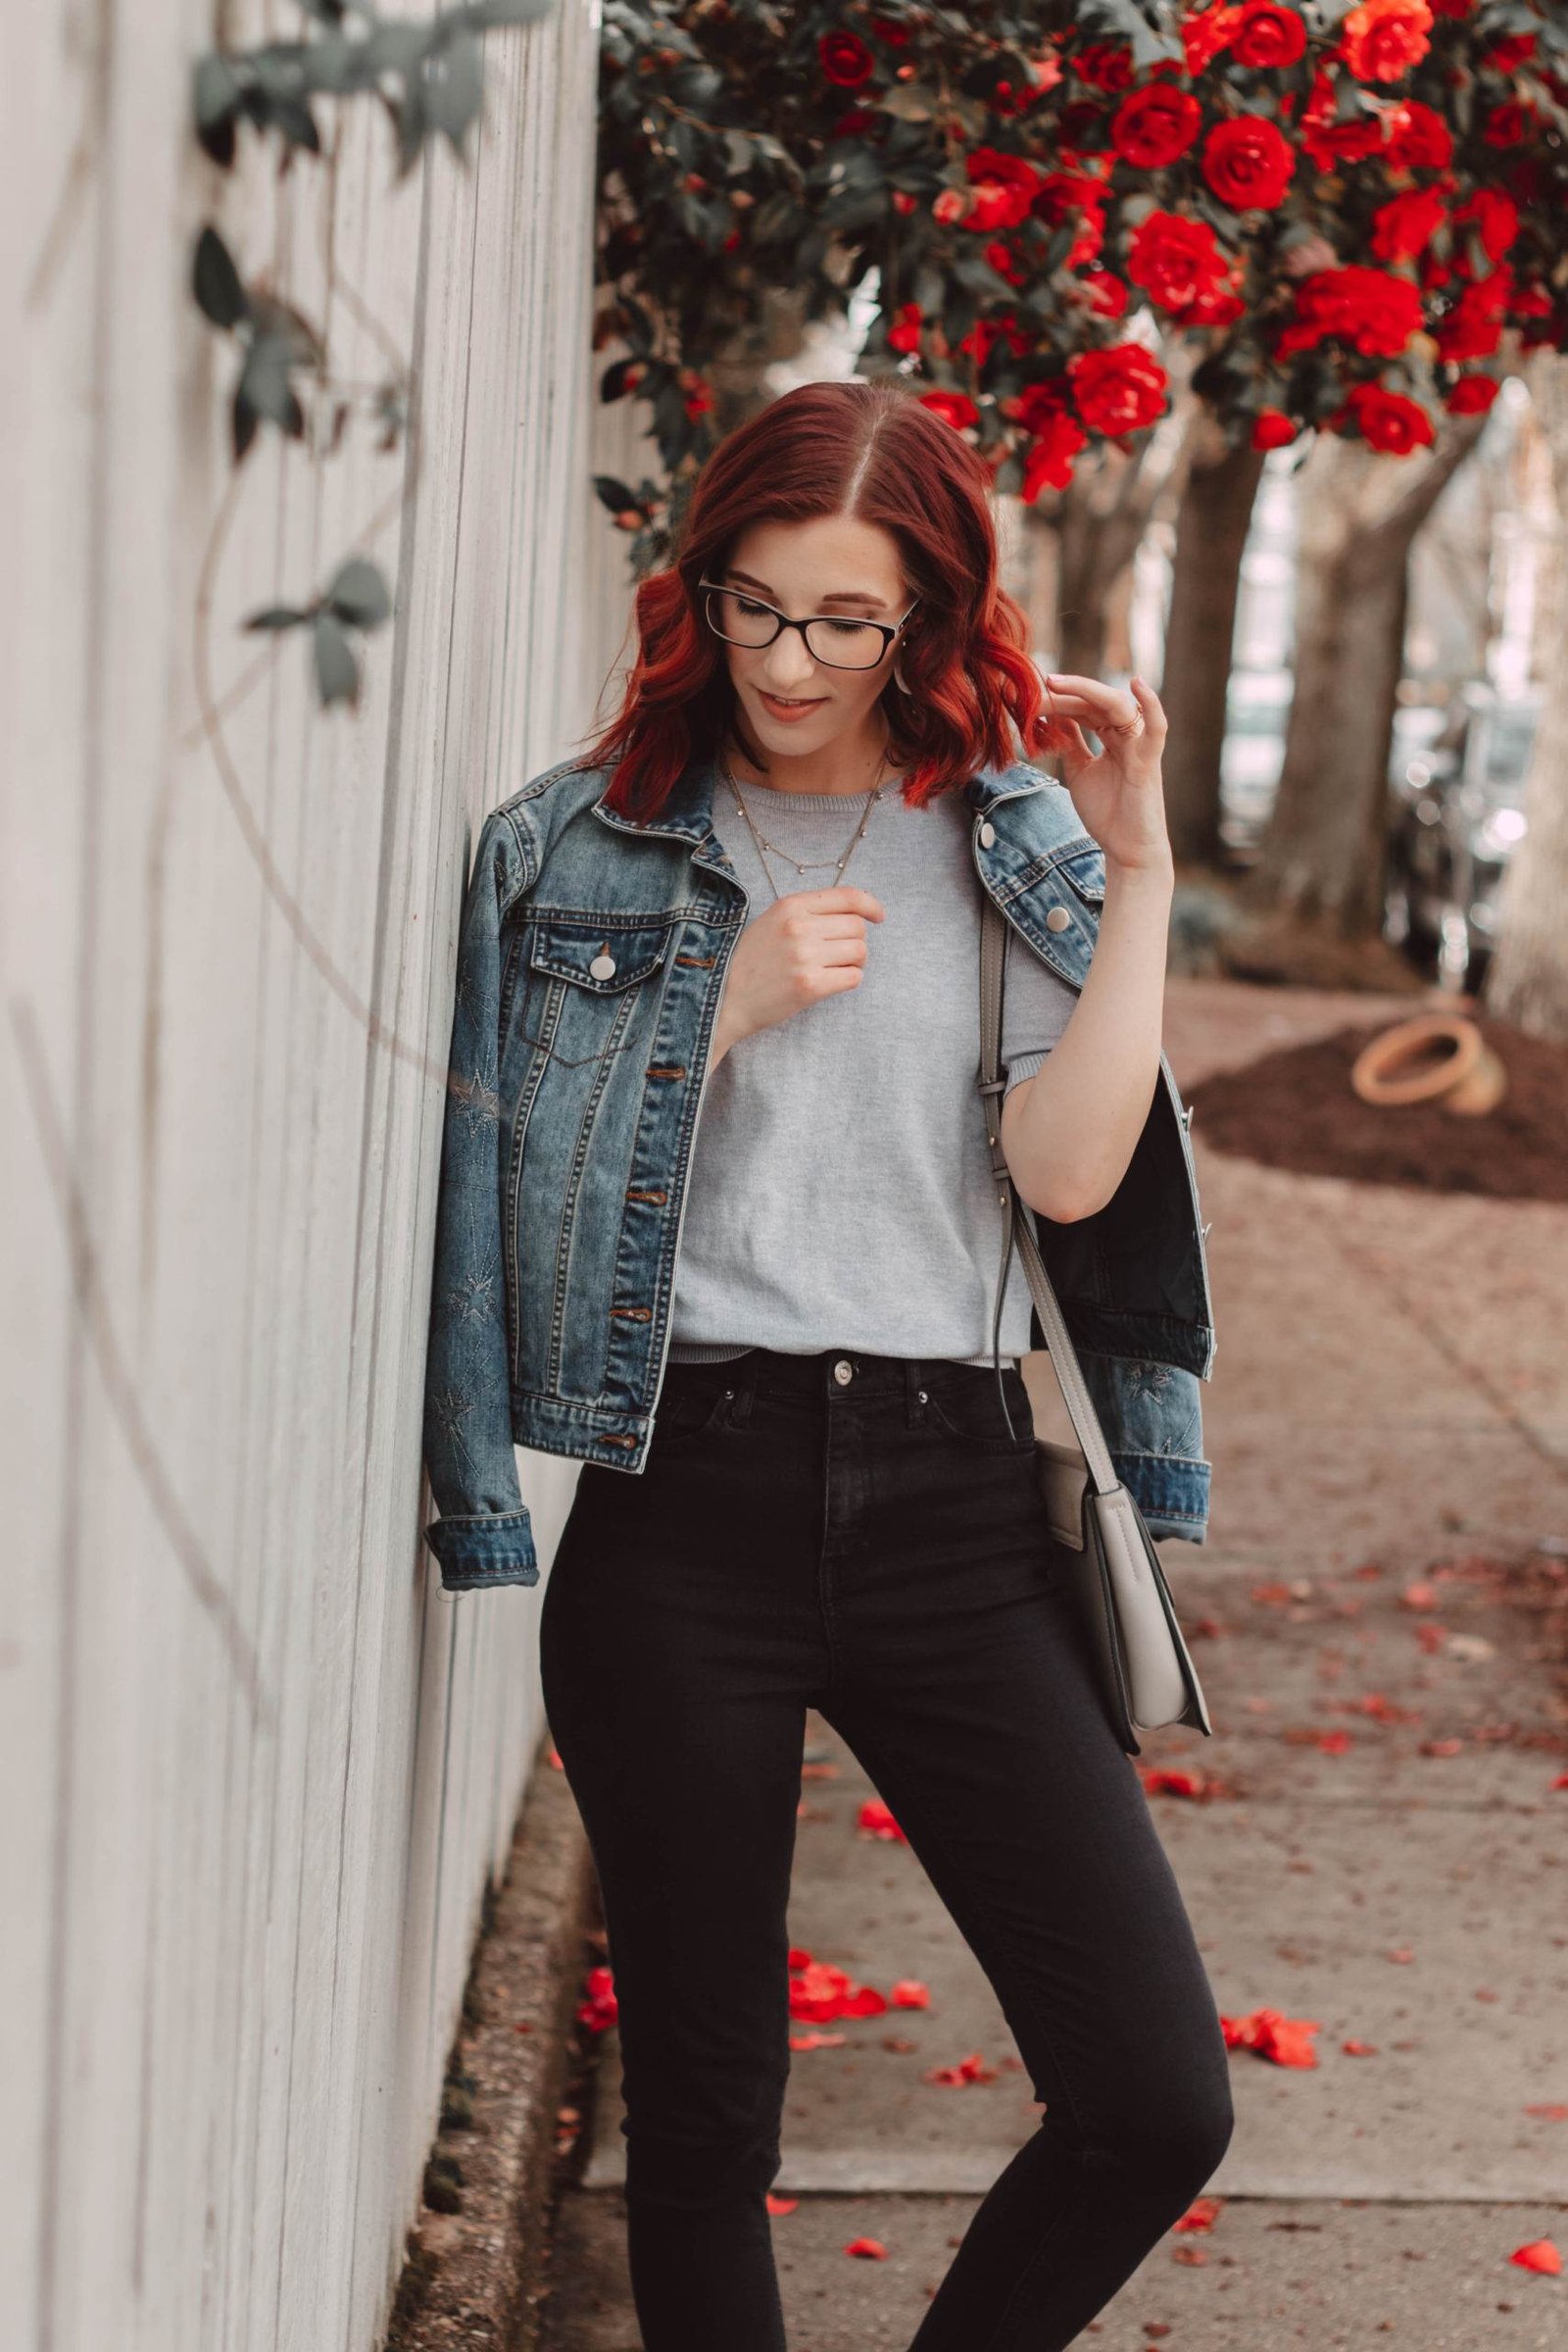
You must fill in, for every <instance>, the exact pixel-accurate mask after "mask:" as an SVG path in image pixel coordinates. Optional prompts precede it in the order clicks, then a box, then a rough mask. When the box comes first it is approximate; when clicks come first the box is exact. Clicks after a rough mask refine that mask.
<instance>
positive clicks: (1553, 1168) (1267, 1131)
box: [1188, 1016, 1568, 1201]
mask: <svg viewBox="0 0 1568 2352" xmlns="http://www.w3.org/2000/svg"><path fill="white" fill-rule="evenodd" d="M1477 1025H1478V1027H1479V1028H1480V1030H1481V1033H1482V1035H1483V1037H1484V1038H1485V1039H1486V1041H1487V1043H1488V1045H1489V1046H1491V1047H1492V1049H1493V1051H1494V1053H1495V1054H1497V1055H1498V1057H1499V1058H1500V1060H1501V1061H1502V1064H1503V1066H1504V1068H1505V1069H1506V1070H1507V1073H1508V1091H1507V1093H1506V1094H1505V1095H1504V1096H1503V1098H1502V1101H1501V1102H1500V1103H1498V1104H1497V1106H1496V1108H1495V1110H1492V1111H1489V1112H1487V1113H1486V1114H1485V1115H1484V1116H1482V1117H1480V1118H1464V1117H1461V1116H1460V1115H1459V1114H1458V1113H1457V1112H1455V1111H1449V1110H1445V1109H1444V1108H1443V1106H1442V1103H1441V1102H1439V1103H1400V1104H1398V1105H1397V1106H1392V1107H1384V1106H1381V1105H1378V1104H1374V1103H1362V1102H1361V1101H1360V1100H1359V1099H1358V1098H1357V1097H1356V1096H1355V1095H1353V1094H1352V1093H1351V1091H1350V1065H1351V1063H1352V1062H1353V1061H1354V1059H1355V1057H1356V1055H1357V1054H1359V1053H1360V1051H1361V1048H1362V1047H1363V1046H1364V1045H1366V1044H1367V1042H1368V1040H1369V1039H1371V1038H1373V1037H1377V1036H1379V1035H1380V1034H1381V1033H1382V1032H1383V1030H1385V1029H1387V1028H1391V1027H1392V1026H1393V1023H1392V1022H1390V1021H1386V1020H1384V1021H1377V1022H1373V1023H1372V1024H1370V1025H1369V1026H1358V1027H1354V1028H1347V1029H1337V1030H1336V1031H1335V1032H1334V1034H1333V1035H1332V1036H1331V1037H1323V1038H1317V1039H1314V1040H1313V1041H1312V1042H1311V1043H1310V1044H1308V1045H1303V1046H1289V1047H1286V1048H1284V1049H1282V1050H1281V1051H1279V1052H1276V1053H1272V1054H1263V1055H1262V1056H1261V1057H1260V1058H1259V1059H1258V1060H1256V1061H1251V1062H1249V1063H1247V1064H1246V1066H1245V1067H1244V1068H1242V1069H1238V1070H1224V1071H1218V1072H1216V1073H1215V1075H1214V1076H1212V1077H1210V1078H1205V1079H1203V1080H1201V1082H1200V1083H1199V1084H1198V1085H1197V1086H1195V1087H1193V1088H1192V1089H1191V1090H1190V1091H1189V1094H1188V1101H1189V1102H1191V1103H1192V1104H1193V1105H1194V1108H1195V1110H1196V1112H1197V1117H1196V1119H1195V1121H1194V1134H1195V1136H1199V1135H1201V1137H1202V1138H1203V1140H1204V1141H1205V1142H1206V1143H1209V1144H1212V1145H1213V1146H1214V1148H1215V1150H1216V1151H1219V1152H1234V1153H1235V1154H1236V1155H1237V1157H1239V1158H1242V1159H1253V1160H1257V1161H1259V1162H1261V1164H1262V1165H1263V1166H1264V1167H1270V1168H1291V1169H1294V1170H1296V1171H1297V1172H1298V1173H1299V1174H1300V1175H1304V1176H1348V1177H1352V1178H1353V1179H1354V1180H1355V1181H1356V1182H1357V1183H1358V1184H1399V1185H1407V1186H1410V1187H1413V1188H1417V1189H1419V1190H1421V1191H1423V1192H1440V1193H1486V1194H1490V1195H1491V1196H1492V1197H1493V1198H1494V1199H1495V1200H1499V1201H1568V1046H1552V1045H1545V1044H1544V1043H1543V1042H1542V1041H1541V1040H1540V1039H1538V1038H1532V1037H1526V1036H1525V1035H1524V1033H1523V1032H1522V1031H1521V1030H1518V1029H1514V1028H1512V1027H1510V1026H1509V1025H1508V1024H1507V1023H1505V1022H1501V1021H1493V1020H1488V1019H1486V1018H1485V1017H1484V1016H1481V1017H1478V1019H1477Z"/></svg>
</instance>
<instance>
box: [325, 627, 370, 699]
mask: <svg viewBox="0 0 1568 2352" xmlns="http://www.w3.org/2000/svg"><path fill="white" fill-rule="evenodd" d="M316 690H317V692H318V694H319V696H320V699H321V707H322V709H323V710H327V709H329V708H330V707H331V705H332V704H333V703H351V704H352V703H357V702H358V700H359V695H360V665H359V662H357V661H356V660H355V657H354V648H353V646H352V645H351V644H350V643H349V640H348V637H347V634H346V633H345V631H344V628H343V625H342V623H341V622H340V621H338V620H336V619H334V617H333V615H332V614H331V613H318V614H317V615H316Z"/></svg>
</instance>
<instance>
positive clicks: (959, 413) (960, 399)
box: [920, 392, 980, 432]
mask: <svg viewBox="0 0 1568 2352" xmlns="http://www.w3.org/2000/svg"><path fill="white" fill-rule="evenodd" d="M920 406H921V408H922V409H930V410H931V411H932V413H933V414H934V415H935V416H938V417H941V419H942V421H943V423H944V424H951V425H952V427H953V429H954V431H955V432H958V431H961V429H962V428H963V426H964V425H966V424H978V423H979V421H980V412H979V410H978V409H977V408H976V407H975V405H974V402H973V401H972V400H971V399H970V398H969V395H968V393H967V392H922V393H921V395H920Z"/></svg>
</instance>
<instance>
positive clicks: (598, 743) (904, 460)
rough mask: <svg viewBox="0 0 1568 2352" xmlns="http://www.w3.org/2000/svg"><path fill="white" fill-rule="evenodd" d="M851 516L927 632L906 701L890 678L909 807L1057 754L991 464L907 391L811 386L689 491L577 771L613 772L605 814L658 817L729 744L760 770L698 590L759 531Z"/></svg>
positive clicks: (907, 646) (735, 444)
mask: <svg viewBox="0 0 1568 2352" xmlns="http://www.w3.org/2000/svg"><path fill="white" fill-rule="evenodd" d="M828 515H853V516H854V517H855V518H856V519H857V520H858V521H860V522H868V523H877V524H880V525H881V527H882V528H883V529H884V530H886V531H888V532H890V533H891V535H892V536H893V538H894V539H895V540H896V541H897V542H898V547H899V554H900V558H901V561H902V564H903V567H904V573H905V577H906V579H907V583H908V589H909V593H910V595H911V596H916V597H918V598H919V600H920V602H919V608H918V613H919V621H920V626H919V628H918V629H916V630H913V631H910V632H907V634H906V635H905V637H904V638H903V639H902V640H901V641H900V642H901V651H900V655H899V660H900V662H901V664H902V667H903V671H904V675H905V678H906V679H907V683H908V687H909V692H908V693H907V694H902V693H901V692H900V691H899V689H898V688H897V686H895V685H894V684H893V682H892V676H891V665H890V673H889V682H888V685H887V687H886V688H885V689H884V691H883V694H882V696H881V698H880V700H881V707H882V710H883V712H884V715H885V717H886V719H887V723H888V731H889V751H890V754H891V756H892V758H893V759H894V760H895V761H896V762H897V763H898V764H899V765H900V766H901V767H902V768H903V769H904V771H905V775H904V784H903V794H904V798H905V800H906V801H907V803H908V804H909V806H910V807H918V806H920V805H921V804H922V803H924V802H925V801H927V800H929V799H930V798H932V796H933V795H934V794H935V793H938V792H942V791H951V790H954V789H956V787H957V786H959V785H961V784H962V783H963V782H964V781H965V780H966V779H967V778H968V777H969V776H970V775H971V774H973V772H974V771H975V769H976V768H979V767H983V766H1005V765H1007V764H1009V763H1010V762H1011V761H1012V760H1016V759H1019V758H1020V757H1022V758H1030V757H1033V756H1034V755H1035V754H1037V753H1038V752H1040V751H1041V750H1043V749H1045V748H1046V747H1047V745H1048V744H1050V743H1051V742H1052V740H1053V738H1054V729H1053V728H1052V726H1051V723H1050V721H1049V719H1047V718H1045V717H1043V716H1042V711H1043V706H1044V701H1045V697H1044V694H1043V690H1042V684H1041V679H1040V675H1039V672H1038V671H1037V669H1036V667H1035V665H1034V662H1032V660H1031V659H1030V655H1029V631H1028V625H1027V622H1026V621H1025V618H1024V614H1023V611H1022V609H1021V607H1020V606H1019V605H1017V604H1016V603H1015V602H1014V600H1013V599H1012V598H1011V597H1010V596H1009V595H1008V594H1007V593H1006V591H1005V589H1004V588H1003V587H1002V586H1001V585H1000V584H999V582H998V578H997V533H996V520H995V512H994V508H993V505H992V485H991V476H990V474H989V472H988V470H987V468H986V465H985V462H984V460H983V459H982V458H981V457H980V456H979V455H978V453H977V452H976V451H975V450H973V449H972V448H971V447H970V446H969V444H968V443H967V442H966V441H965V440H963V439H962V437H961V436H960V435H959V434H958V433H957V432H956V431H955V430H954V428H953V426H952V425H950V424H948V423H947V422H945V421H944V419H943V418H942V417H939V416H938V415H936V414H935V413H934V412H933V411H932V410H931V409H928V408H926V407H924V406H923V405H922V403H921V401H920V400H919V398H918V396H917V395H916V394H915V393H914V391H913V390H912V389H911V388H910V387H909V386H908V385H907V384H905V383H903V382H901V381H900V380H899V379H897V378H894V377H888V376H883V377H879V378H877V379H876V380H874V381H868V380H866V379H865V378H863V377H858V376H852V377H849V378H845V379H836V380H833V381H829V382H825V383H809V384H800V385H797V386H796V387H795V389H794V390H792V391H789V392H786V393H783V394H782V395H781V396H780V397H779V398H778V399H777V400H774V401H772V402H770V403H769V405H768V406H767V407H766V408H765V409H762V410H760V411H759V413H758V414H757V415H756V416H755V417H748V418H747V419H746V421H745V422H744V423H742V424H739V425H737V426H736V427H735V428H734V430H733V431H731V432H729V433H726V434H725V436H724V438H723V440H722V441H720V442H719V443H718V445H717V447H716V448H715V449H714V450H713V452H712V454H711V456H710V458H709V459H708V462H707V464H706V465H705V466H703V468H702V471H701V472H700V473H699V474H698V476H697V479H696V481H695V482H694V483H693V485H692V494H691V498H690V501H689V503H688V506H687V509H686V513H685V515H684V518H683V521H682V525H681V528H680V531H679V533H678V535H677V539H676V544H675V552H674V556H673V560H672V561H671V563H670V564H667V565H666V566H665V567H664V568H662V570H660V571H657V572H652V573H650V574H649V576H648V578H647V579H645V580H643V581H641V582H640V583H639V585H638V588H637V593H636V599H635V607H634V618H635V626H636V632H637V640H638V650H637V658H636V661H635V662H634V663H633V665H632V668H631V672H630V674H629V676H628V678H627V681H626V689H625V695H624V698H623V700H622V703H621V707H620V710H619V711H618V712H617V714H616V715H615V717H614V718H613V721H612V722H611V724H610V725H609V726H608V727H607V728H605V729H604V730H603V731H602V732H601V733H599V734H598V735H597V736H595V738H594V739H593V742H592V744H591V747H590V749H589V750H588V751H587V753H586V754H585V755H584V758H583V761H582V764H583V765H585V766H586V765H590V764H592V765H595V766H610V767H613V770H614V773H613V777H612V780H611V783H610V786H609V788H608V790H607V792H606V794H605V802H606V805H607V806H608V807H610V808H612V809H614V810H615V811H616V813H617V814H619V815H622V816H626V817H629V818H632V819H634V820H636V819H646V818H648V817H651V816H656V815H657V814H658V813H659V810H660V809H662V806H663V804H664V801H665V800H666V798H667V797H668V795H669V792H670V790H671V788H672V787H673V785H674V784H675V782H676V781H677V779H678V778H679V777H680V776H681V774H682V773H683V772H684V770H685V769H686V767H687V766H688V765H689V764H690V762H691V761H692V760H694V759H700V758H708V757H711V756H712V755H713V754H714V753H716V752H718V751H719V750H720V749H721V748H722V746H723V745H724V744H725V743H726V742H727V741H734V742H737V743H739V744H740V745H741V747H742V749H743V750H744V751H745V752H746V754H747V756H748V757H749V758H751V759H753V760H757V763H758V764H759V765H765V761H764V760H760V758H759V755H758V754H757V752H756V750H755V749H754V747H753V746H752V745H751V744H750V743H749V742H748V740H747V737H746V734H745V731H744V725H743V722H742V719H741V716H740V713H739V711H738V710H737V704H736V696H735V691H734V688H733V686H732V685H731V683H730V677H729V669H728V664H727V662H726V660H725V657H724V648H723V646H722V644H721V642H720V641H719V640H718V639H717V638H716V637H715V636H714V635H713V633H712V631H711V629H710V628H709V627H708V624H707V622H706V620H705V619H704V617H703V612H702V604H701V595H702V592H701V591H700V590H699V588H698V586H697V582H698V580H699V578H700V577H702V576H703V575H704V574H707V576H708V577H709V578H714V577H716V576H717V567H719V566H722V565H723V564H726V563H727V562H728V561H729V557H730V551H731V549H732V548H733V546H734V545H735V543H736V541H737V540H738V539H739V537H740V535H741V533H742V532H743V531H744V530H746V529H748V528H749V527H750V526H751V525H752V524H753V523H758V522H811V521H815V520H816V519H818V518H819V517H822V516H828Z"/></svg>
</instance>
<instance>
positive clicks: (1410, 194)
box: [1372, 188, 1446, 262]
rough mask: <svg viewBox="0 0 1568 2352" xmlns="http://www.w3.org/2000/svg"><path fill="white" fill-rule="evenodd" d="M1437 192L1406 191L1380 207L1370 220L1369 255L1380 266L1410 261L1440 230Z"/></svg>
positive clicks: (1440, 194) (1441, 212) (1439, 192)
mask: <svg viewBox="0 0 1568 2352" xmlns="http://www.w3.org/2000/svg"><path fill="white" fill-rule="evenodd" d="M1445 211H1446V205H1445V202H1444V197H1443V191H1442V189H1441V188H1410V189H1407V190H1406V192H1405V193H1404V194H1403V195H1402V196H1394V197H1391V198H1390V200H1389V202H1388V203H1387V204H1380V205H1379V207H1378V209H1377V211H1376V212H1375V213H1374V214H1373V216H1372V251H1373V252H1374V253H1375V254H1376V256H1377V258H1378V260H1379V261H1380V262H1409V261H1414V259H1415V257H1416V255H1417V254H1418V253H1424V252H1425V251H1426V249H1427V247H1428V246H1429V245H1430V244H1431V242H1432V239H1433V238H1434V236H1436V234H1437V232H1438V230H1439V229H1440V228H1441V227H1442V226H1443V217H1444V213H1445Z"/></svg>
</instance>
